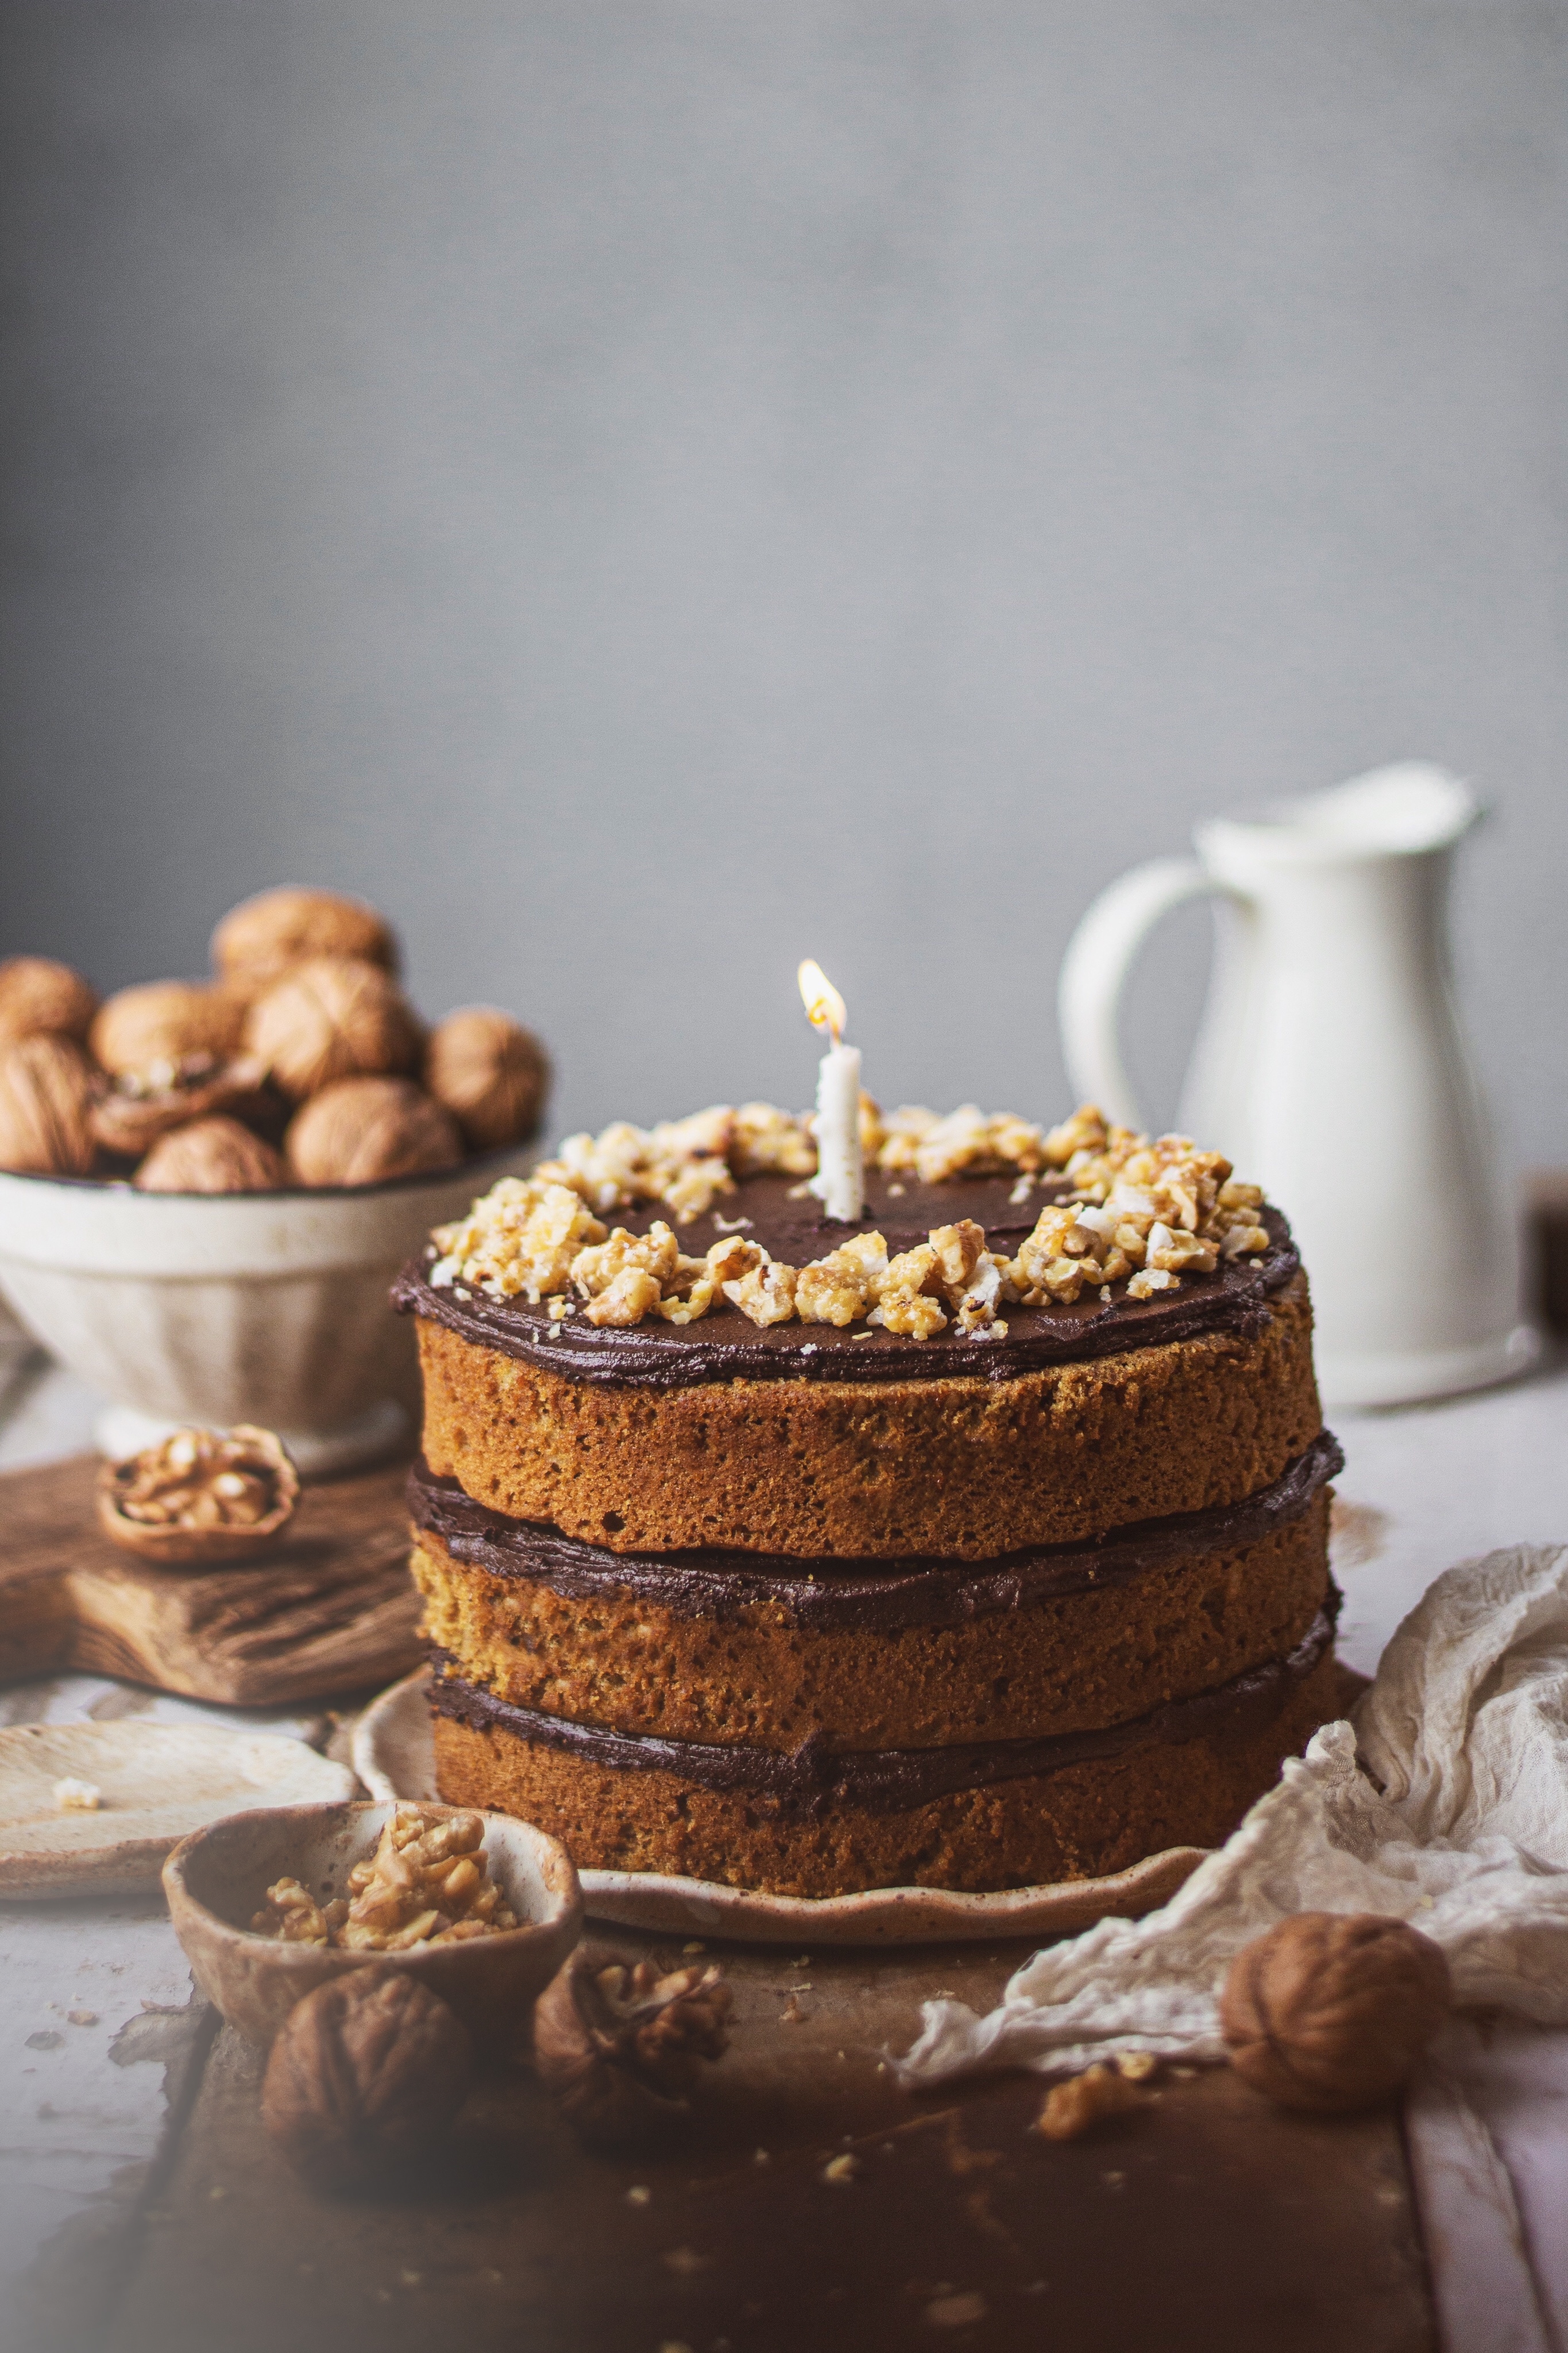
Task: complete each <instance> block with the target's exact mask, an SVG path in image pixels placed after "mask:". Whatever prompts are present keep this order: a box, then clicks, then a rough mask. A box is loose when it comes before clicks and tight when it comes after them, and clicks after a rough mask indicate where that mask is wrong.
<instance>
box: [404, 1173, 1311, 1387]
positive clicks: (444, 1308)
mask: <svg viewBox="0 0 1568 2353" xmlns="http://www.w3.org/2000/svg"><path fill="white" fill-rule="evenodd" d="M894 1184H899V1185H900V1186H901V1187H902V1189H901V1190H900V1192H898V1193H896V1194H895V1193H894V1192H893V1191H892V1189H891V1188H892V1186H893V1185H894ZM799 1189H800V1188H799V1185H798V1183H797V1182H792V1180H791V1179H789V1178H788V1177H784V1176H748V1177H746V1178H744V1179H743V1180H742V1183H741V1185H740V1186H739V1187H738V1188H737V1190H736V1191H735V1192H734V1193H732V1194H729V1195H727V1196H726V1197H725V1198H724V1199H723V1200H721V1201H720V1202H718V1203H716V1204H715V1206H714V1208H712V1209H711V1210H710V1211H709V1212H708V1213H707V1214H706V1215H705V1216H704V1217H701V1218H698V1219H693V1220H692V1222H691V1223H690V1224H689V1225H684V1226H681V1227H679V1229H678V1238H679V1242H680V1246H681V1248H682V1249H683V1250H686V1251H687V1252H688V1253H689V1255H690V1256H692V1257H693V1258H696V1257H700V1255H701V1253H702V1252H703V1251H704V1250H707V1249H708V1247H709V1245H710V1243H711V1242H714V1241H717V1240H719V1238H720V1236H721V1234H723V1233H727V1232H733V1231H734V1230H735V1229H736V1227H737V1224H738V1223H739V1225H740V1226H741V1229H742V1230H743V1231H744V1232H745V1233H746V1235H747V1237H748V1239H749V1240H752V1241H758V1242H761V1243H762V1244H763V1248H764V1249H765V1250H767V1251H768V1252H769V1254H770V1256H772V1257H773V1258H775V1259H782V1260H784V1261H785V1262H786V1263H787V1264H789V1265H791V1266H804V1265H805V1264H806V1262H807V1261H809V1260H811V1259H816V1258H822V1257H824V1256H826V1253H827V1252H828V1251H829V1250H836V1249H837V1247H838V1245H839V1243H840V1242H842V1241H844V1240H846V1239H847V1236H848V1235H849V1234H850V1233H851V1232H854V1231H857V1230H866V1229H871V1228H874V1229H876V1230H877V1231H878V1232H879V1233H881V1234H883V1235H885V1236H886V1238H887V1243H888V1250H889V1254H890V1255H891V1254H894V1253H896V1252H898V1251H900V1250H911V1249H913V1248H914V1247H915V1245H916V1244H917V1243H919V1242H923V1241H924V1240H925V1238H926V1236H927V1234H928V1233H929V1232H930V1231H931V1228H932V1227H933V1226H946V1225H954V1224H956V1223H957V1222H958V1221H959V1220H960V1219H963V1218H973V1219H974V1220H975V1222H976V1223H977V1224H979V1225H982V1226H984V1229H985V1235H986V1240H987V1242H988V1243H989V1245H990V1247H991V1248H992V1249H993V1250H1005V1251H1006V1252H1007V1253H1008V1254H1009V1256H1011V1255H1015V1254H1016V1251H1017V1250H1018V1247H1019V1245H1020V1244H1021V1243H1022V1242H1023V1241H1024V1240H1026V1237H1027V1236H1028V1234H1029V1233H1030V1232H1031V1231H1032V1230H1033V1229H1034V1224H1035V1220H1036V1219H1037V1217H1038V1216H1039V1214H1040V1211H1041V1209H1042V1208H1045V1207H1046V1206H1047V1203H1048V1202H1050V1201H1053V1200H1056V1199H1058V1198H1060V1196H1061V1195H1062V1193H1063V1192H1064V1191H1065V1190H1066V1189H1067V1187H1066V1180H1065V1178H1061V1177H1056V1176H1051V1177H1045V1178H1041V1179H1038V1180H1037V1181H1036V1182H1035V1183H1034V1185H1033V1187H1032V1189H1031V1190H1030V1192H1029V1194H1028V1197H1027V1198H1026V1200H1023V1201H1015V1200H1014V1198H1013V1195H1014V1193H1015V1192H1016V1190H1017V1189H1018V1184H1017V1180H1016V1178H1015V1177H1013V1176H954V1177H949V1178H946V1179H945V1180H944V1181H943V1182H942V1183H941V1184H939V1185H921V1184H919V1183H917V1182H916V1181H915V1179H914V1178H913V1177H908V1178H902V1179H900V1178H889V1177H888V1176H884V1175H883V1174H882V1173H881V1172H880V1171H873V1172H872V1173H871V1174H870V1175H869V1176H868V1177H867V1180H866V1194H867V1208H866V1216H865V1218H864V1219H862V1220H861V1224H860V1227H859V1228H858V1229H857V1228H853V1227H849V1226H844V1225H836V1224H831V1223H829V1222H828V1220H827V1219H825V1218H824V1216H823V1214H822V1208H821V1205H820V1204H819V1203H818V1202H817V1201H816V1200H815V1199H813V1198H805V1199H798V1200H797V1199H795V1198H794V1196H795V1194H796V1193H798V1191H799ZM668 1216H669V1213H668V1210H666V1209H664V1208H661V1206H660V1205H659V1204H658V1202H654V1203H647V1202H645V1203H644V1204H642V1206H641V1207H640V1208H636V1209H622V1210H615V1211H612V1212H610V1213H609V1214H608V1216H607V1217H606V1219H605V1222H606V1223H607V1224H612V1225H622V1226H625V1227H626V1229H627V1231H628V1232H630V1233H646V1232H647V1229H648V1228H649V1227H650V1226H651V1225H652V1224H653V1223H654V1221H655V1219H658V1218H659V1217H663V1218H665V1219H666V1220H667V1221H668ZM1263 1223H1264V1225H1265V1226H1266V1227H1267V1229H1268V1233H1269V1234H1270V1236H1271V1237H1272V1244H1271V1247H1270V1248H1269V1249H1268V1250H1267V1251H1266V1252H1265V1253H1264V1254H1263V1256H1262V1257H1261V1258H1260V1259H1258V1260H1257V1261H1252V1260H1247V1261H1242V1262H1240V1263H1238V1264H1236V1265H1232V1266H1226V1267H1222V1268H1221V1269H1220V1270H1219V1271H1218V1272H1217V1273H1215V1274H1206V1275H1205V1274H1189V1275H1184V1276H1183V1277H1182V1281H1181V1287H1180V1289H1179V1290H1177V1291H1173V1292H1160V1293H1156V1294H1155V1295H1154V1297H1153V1298H1152V1299H1129V1298H1128V1296H1127V1285H1126V1284H1125V1282H1119V1283H1115V1284H1112V1285H1111V1286H1110V1290H1111V1294H1112V1295H1111V1297H1110V1301H1109V1302H1107V1301H1103V1300H1101V1298H1100V1293H1098V1292H1090V1293H1087V1294H1085V1295H1084V1296H1083V1297H1080V1298H1079V1299H1077V1300H1075V1301H1074V1303H1073V1304H1072V1305H1071V1306H1070V1307H1008V1308H1005V1310H1004V1311H1003V1320H1004V1321H1005V1324H1006V1325H1007V1333H1006V1337H1005V1339H1000V1340H980V1339H975V1338H972V1337H969V1336H966V1335H963V1334H960V1333H956V1332H954V1331H953V1329H952V1327H951V1326H950V1327H949V1328H948V1330H947V1331H945V1332H942V1333H939V1334H938V1335H936V1337H935V1338H934V1339H931V1340H910V1339H903V1338H900V1336H899V1335H897V1334H895V1333H891V1332H885V1331H883V1330H882V1328H881V1326H880V1325H871V1326H868V1325H867V1324H864V1323H860V1324H849V1325H847V1326H844V1327H842V1328H841V1327H839V1326H837V1325H836V1324H796V1323H792V1324H769V1325H767V1326H766V1327H765V1328H763V1329H760V1330H759V1328H758V1327H757V1326H756V1325H755V1324H752V1323H750V1322H748V1320H747V1319H746V1317H745V1316H744V1315H742V1314H741V1312H740V1310H739V1309H738V1308H735V1307H731V1306H730V1305H729V1304H728V1303H725V1304H724V1305H723V1306H722V1307H720V1308H716V1309H714V1310H713V1311H711V1312H710V1314H707V1315H705V1316H703V1317H701V1318H700V1320H699V1321H698V1322H697V1323H695V1324H666V1323H664V1322H662V1321H660V1320H659V1319H658V1318H649V1319H648V1320H647V1322H645V1323H642V1324H633V1325H631V1326H629V1327H628V1328H626V1329H624V1330H620V1329H616V1328H613V1327H610V1326H605V1327H604V1328H603V1329H601V1328H600V1327H599V1326H598V1325H596V1324H590V1323H589V1322H588V1321H587V1319H586V1317H585V1316H584V1315H583V1314H574V1315H571V1316H568V1317H567V1318H566V1320H565V1321H564V1322H563V1323H560V1324H552V1322H551V1320H550V1317H549V1315H548V1314H547V1313H546V1311H545V1309H544V1307H543V1306H542V1305H541V1306H539V1307H530V1306H528V1305H527V1304H526V1303H523V1302H522V1301H521V1300H516V1299H506V1300H501V1299H489V1298H487V1297H486V1296H485V1294H484V1293H482V1292H478V1291H469V1290H468V1289H467V1288H466V1287H465V1288H463V1289H457V1288H454V1289H450V1290H447V1289H442V1290H437V1289H436V1288H435V1286H434V1285H433V1284H431V1283H430V1282H427V1281H426V1275H427V1273H428V1271H429V1266H430V1261H431V1259H432V1258H433V1257H434V1255H435V1253H434V1250H427V1251H426V1254H425V1255H424V1256H422V1257H419V1258H415V1259H410V1261H408V1264H407V1265H406V1266H405V1268H404V1270H403V1272H402V1273H401V1274H400V1275H399V1276H398V1278H397V1281H396V1282H395V1283H394V1285H393V1288H392V1303H393V1305H394V1306H395V1307H397V1308H399V1309H401V1310H402V1311H403V1312H404V1313H405V1314H414V1315H423V1316H426V1318H428V1319H429V1320H430V1321H431V1322H433V1323H437V1324H445V1325H446V1326H447V1329H448V1330H449V1331H452V1332H455V1333H457V1334H458V1337H459V1338H460V1339H464V1340H469V1341H473V1342H476V1343H477V1344H478V1345H479V1346H480V1347H484V1348H495V1349H499V1350H500V1352H501V1353H502V1354H503V1355H505V1356H517V1357H519V1358H521V1360H522V1361H523V1362H524V1363H527V1364H532V1365H538V1366H542V1368H543V1369H544V1370H545V1371H547V1372H552V1373H561V1374H563V1375H564V1376H565V1377H566V1378H567V1379H568V1380H574V1381H591V1382H596V1383H599V1384H602V1385H604V1386H605V1387H610V1388H630V1387H634V1386H635V1387H637V1388H660V1389H671V1388H694V1387H697V1386H698V1385H700V1384H701V1383H704V1382H709V1381H733V1380H747V1381H784V1380H809V1381H919V1380H946V1379H951V1378H952V1377H954V1376H955V1375H956V1376H959V1377H963V1378H965V1379H971V1380H973V1379H980V1380H985V1381H1006V1380H1013V1379H1016V1377H1017V1376H1018V1375H1019V1374H1020V1373H1029V1372H1036V1371H1039V1370H1041V1369H1042V1368H1044V1367H1047V1366H1051V1365H1059V1364H1068V1363H1072V1362H1074V1361H1078V1360H1081V1359H1084V1358H1087V1357H1093V1356H1114V1355H1117V1354H1119V1353H1120V1352H1121V1350H1122V1349H1124V1348H1142V1347H1151V1346H1159V1345H1165V1344H1167V1343H1169V1342H1171V1341H1173V1340H1190V1339H1194V1338H1196V1337H1197V1336H1198V1335H1201V1334H1204V1333H1207V1332H1233V1333H1235V1334H1237V1335H1238V1336H1240V1337H1251V1336H1252V1335H1255V1334H1257V1333H1258V1332H1259V1331H1261V1330H1262V1329H1263V1326H1264V1322H1265V1318H1266V1315H1267V1312H1268V1311H1267V1306H1266V1301H1267V1299H1268V1294H1269V1293H1270V1292H1275V1291H1279V1290H1281V1289H1283V1287H1284V1285H1285V1284H1286V1283H1288V1282H1289V1281H1290V1279H1291V1277H1292V1276H1293V1275H1294V1274H1295V1273H1296V1271H1297V1270H1298V1268H1299V1267H1300V1258H1299V1256H1298V1255H1297V1251H1296V1248H1295V1245H1294V1243H1293V1242H1292V1241H1291V1240H1290V1229H1289V1226H1288V1225H1287V1224H1286V1222H1285V1219H1283V1218H1282V1217H1281V1216H1280V1215H1279V1211H1278V1210H1277V1209H1266V1210H1264V1212H1263Z"/></svg>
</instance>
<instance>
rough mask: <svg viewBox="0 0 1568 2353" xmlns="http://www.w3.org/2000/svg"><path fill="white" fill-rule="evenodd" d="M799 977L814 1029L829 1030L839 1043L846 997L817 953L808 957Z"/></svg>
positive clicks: (809, 1019)
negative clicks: (843, 996) (826, 971)
mask: <svg viewBox="0 0 1568 2353" xmlns="http://www.w3.org/2000/svg"><path fill="white" fill-rule="evenodd" d="M795 977H796V978H797V979H798V981H799V982H800V996H801V1002H802V1004H803V1005H804V1006H805V1018H806V1019H807V1020H808V1021H809V1022H810V1024H811V1026H812V1028H813V1029H826V1031H827V1033H828V1035H829V1037H830V1038H831V1039H832V1040H833V1042H834V1044H835V1045H836V1046H837V1043H838V1041H839V1039H840V1038H842V1037H843V1035H844V1022H845V1018H846V1017H845V1011H844V999H843V998H842V997H840V996H839V994H838V991H837V989H836V988H835V987H834V986H833V983H832V982H831V981H830V980H829V979H828V977H827V975H826V973H825V972H824V971H823V969H822V966H821V965H819V964H818V963H817V962H816V958H815V957H814V956H807V957H806V959H805V963H804V964H803V965H801V968H800V970H799V972H798V973H797V975H796V976H795Z"/></svg>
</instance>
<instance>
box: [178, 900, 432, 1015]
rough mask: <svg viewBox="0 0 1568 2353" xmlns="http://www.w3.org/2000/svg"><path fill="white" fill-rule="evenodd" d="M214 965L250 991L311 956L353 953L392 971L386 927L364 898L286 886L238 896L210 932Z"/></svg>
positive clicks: (392, 949)
mask: <svg viewBox="0 0 1568 2353" xmlns="http://www.w3.org/2000/svg"><path fill="white" fill-rule="evenodd" d="M212 954H213V967H214V969H215V971H216V972H219V973H221V974H223V975H224V976H226V977H227V978H229V979H232V980H237V981H240V982H243V983H244V984H245V985H246V986H247V987H252V988H253V989H254V988H255V987H257V986H258V985H261V984H265V983H267V982H269V981H273V980H277V979H279V978H280V977H281V976H282V975H283V974H284V973H286V972H288V971H289V969H290V968H291V967H292V966H293V965H297V964H307V963H309V962H310V960H311V959H312V958H314V957H316V956H352V957H354V958H356V959H357V960H358V961H359V962H360V963H361V964H374V965H381V966H382V968H383V969H384V971H386V972H395V971H396V970H397V942H396V939H395V936H394V934H393V932H392V929H391V926H390V925H389V924H388V923H385V922H384V920H383V918H382V917H381V916H380V915H378V914H377V913H376V912H375V909H374V907H367V906H366V905H365V903H364V902H363V899H348V898H345V897H344V896H343V895H342V892H338V891H305V890H300V889H297V888H295V887H294V886H293V885H291V884H286V885H284V886H283V887H282V888H281V889H279V890H276V891H259V892H258V893H257V895H256V896H255V898H254V899H242V900H241V901H240V903H239V905H238V906H237V907H231V908H230V909H229V911H228V913H227V914H226V916H225V917H224V919H223V921H222V922H221V923H219V925H218V927H217V929H216V932H214V934H213V940H212Z"/></svg>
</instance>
